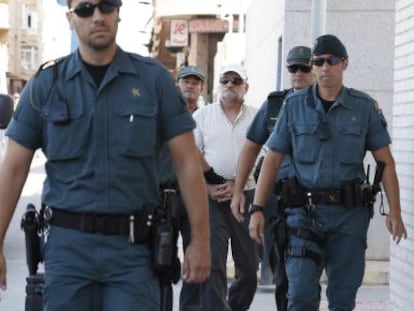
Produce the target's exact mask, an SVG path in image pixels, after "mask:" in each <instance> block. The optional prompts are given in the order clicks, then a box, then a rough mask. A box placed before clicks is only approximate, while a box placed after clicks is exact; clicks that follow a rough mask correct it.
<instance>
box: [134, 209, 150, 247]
mask: <svg viewBox="0 0 414 311" xmlns="http://www.w3.org/2000/svg"><path fill="white" fill-rule="evenodd" d="M154 212H155V208H154V207H151V206H145V207H144V208H143V209H142V211H141V212H140V213H139V214H138V215H137V217H135V219H134V220H133V221H134V235H135V243H139V244H146V243H149V242H150V241H149V240H150V237H151V233H152V232H151V231H152V227H153V223H152V221H153V218H154Z"/></svg>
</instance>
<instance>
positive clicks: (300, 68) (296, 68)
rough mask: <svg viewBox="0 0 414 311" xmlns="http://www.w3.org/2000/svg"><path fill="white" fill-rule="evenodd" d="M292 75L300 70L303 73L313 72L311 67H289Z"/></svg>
mask: <svg viewBox="0 0 414 311" xmlns="http://www.w3.org/2000/svg"><path fill="white" fill-rule="evenodd" d="M287 69H288V71H289V72H290V73H296V72H297V71H298V70H300V71H302V72H303V73H309V72H311V69H312V68H311V67H308V66H303V65H291V66H288V67H287Z"/></svg>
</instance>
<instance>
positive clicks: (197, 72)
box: [177, 66, 206, 81]
mask: <svg viewBox="0 0 414 311" xmlns="http://www.w3.org/2000/svg"><path fill="white" fill-rule="evenodd" d="M188 76H195V77H197V78H198V79H200V80H201V81H204V80H205V78H206V77H205V75H204V72H203V71H202V70H201V69H200V68H198V67H197V66H186V67H183V68H181V70H180V72H179V73H178V76H177V79H181V78H185V77H188Z"/></svg>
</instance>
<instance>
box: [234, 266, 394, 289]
mask: <svg viewBox="0 0 414 311" xmlns="http://www.w3.org/2000/svg"><path fill="white" fill-rule="evenodd" d="M257 277H258V280H259V282H260V269H259V271H258V273H257ZM227 279H228V280H232V279H234V264H233V262H227ZM321 283H322V284H326V275H325V273H323V274H322V277H321ZM362 284H363V285H388V284H389V261H377V260H367V261H366V262H365V275H364V279H363V281H362Z"/></svg>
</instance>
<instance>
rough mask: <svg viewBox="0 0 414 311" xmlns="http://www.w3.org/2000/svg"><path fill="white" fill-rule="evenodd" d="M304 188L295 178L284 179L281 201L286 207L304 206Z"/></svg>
mask: <svg viewBox="0 0 414 311" xmlns="http://www.w3.org/2000/svg"><path fill="white" fill-rule="evenodd" d="M304 193H305V187H303V186H302V185H301V184H300V183H299V181H298V180H297V178H296V177H291V178H288V179H286V181H284V182H283V185H282V201H283V204H284V205H285V206H287V207H289V206H295V205H296V206H297V205H304V204H306V198H305V195H304Z"/></svg>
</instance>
